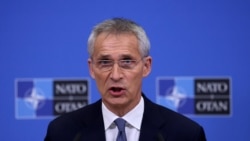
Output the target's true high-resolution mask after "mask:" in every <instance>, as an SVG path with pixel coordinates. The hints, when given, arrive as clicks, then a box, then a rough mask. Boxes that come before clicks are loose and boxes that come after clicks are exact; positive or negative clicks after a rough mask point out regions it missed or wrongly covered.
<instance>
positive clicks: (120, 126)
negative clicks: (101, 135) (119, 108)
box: [114, 118, 126, 131]
mask: <svg viewBox="0 0 250 141" xmlns="http://www.w3.org/2000/svg"><path fill="white" fill-rule="evenodd" d="M114 122H115V124H116V126H117V127H118V130H119V131H125V124H126V121H125V120H124V119H122V118H117V119H116V120H115V121H114Z"/></svg>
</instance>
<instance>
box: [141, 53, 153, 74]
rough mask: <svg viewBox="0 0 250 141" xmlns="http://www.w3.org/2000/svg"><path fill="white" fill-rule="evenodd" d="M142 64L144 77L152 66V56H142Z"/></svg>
mask: <svg viewBox="0 0 250 141" xmlns="http://www.w3.org/2000/svg"><path fill="white" fill-rule="evenodd" d="M143 61H144V66H143V77H146V76H148V75H149V74H150V72H151V68H152V57H151V56H147V57H145V58H143Z"/></svg>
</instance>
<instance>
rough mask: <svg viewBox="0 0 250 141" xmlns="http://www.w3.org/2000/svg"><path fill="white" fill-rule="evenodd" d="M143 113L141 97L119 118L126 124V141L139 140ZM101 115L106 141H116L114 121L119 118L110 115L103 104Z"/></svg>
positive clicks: (116, 133) (116, 130)
mask: <svg viewBox="0 0 250 141" xmlns="http://www.w3.org/2000/svg"><path fill="white" fill-rule="evenodd" d="M143 112H144V100H143V98H142V97H141V99H140V102H139V103H138V104H137V105H136V106H135V107H134V108H133V109H132V110H131V111H130V112H128V113H127V114H126V115H124V116H123V117H121V118H123V119H124V120H126V122H127V123H126V127H125V132H126V137H127V141H138V140H139V135H140V130H141V122H142V116H143ZM102 114H103V120H104V128H105V135H106V141H116V137H117V135H118V128H117V127H116V125H115V123H114V120H115V119H117V118H119V117H118V116H117V115H115V114H114V113H112V112H111V111H110V110H109V109H108V108H107V107H106V106H105V105H104V104H103V103H102Z"/></svg>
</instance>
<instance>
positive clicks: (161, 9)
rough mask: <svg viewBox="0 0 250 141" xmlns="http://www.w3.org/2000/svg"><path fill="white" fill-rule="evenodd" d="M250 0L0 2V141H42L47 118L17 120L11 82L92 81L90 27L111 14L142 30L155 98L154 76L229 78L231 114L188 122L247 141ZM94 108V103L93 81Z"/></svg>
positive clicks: (229, 140)
mask: <svg viewBox="0 0 250 141" xmlns="http://www.w3.org/2000/svg"><path fill="white" fill-rule="evenodd" d="M249 7H250V1H248V0H158V1H156V0H148V1H143V0H126V1H125V0H121V1H117V0H103V1H98V0H84V1H83V0H74V1H67V0H55V1H47V0H42V1H35V0H30V1H26V0H24V1H14V0H8V1H7V0H6V1H5V0H1V1H0V76H1V77H0V78H1V79H0V96H1V98H0V115H1V116H0V125H1V126H0V131H1V133H0V140H1V141H17V140H20V141H39V140H43V138H44V135H45V133H46V128H47V125H48V123H49V121H50V120H52V119H31V120H20V119H16V118H15V79H16V78H58V77H59V78H62V77H63V78H67V77H70V78H71V77H74V78H77V77H84V78H90V76H89V73H88V68H87V58H88V55H87V52H86V44H87V38H88V35H89V33H90V31H91V29H92V27H93V25H95V24H97V23H99V22H100V21H102V20H104V19H106V18H111V17H114V16H118V17H126V18H130V19H133V20H135V21H136V22H138V23H139V24H140V25H142V26H143V27H144V28H145V30H146V31H147V33H148V36H149V38H150V40H151V45H152V49H151V56H152V57H153V70H152V73H151V74H150V76H149V77H148V78H146V79H145V81H144V87H143V91H144V92H145V93H146V94H147V96H148V97H149V98H150V99H151V100H153V101H155V97H156V85H155V84H156V78H157V77H158V76H174V77H175V76H194V77H195V76H215V77H216V76H230V77H231V81H232V88H231V90H232V92H231V94H232V113H231V116H222V117H220V116H219V117H218V116H217V117H216V116H202V117H190V118H192V119H193V120H195V121H197V122H199V123H200V124H201V125H203V127H204V129H205V131H206V135H207V139H208V140H209V141H222V140H226V141H234V140H237V141H246V140H250V134H249V131H250V122H249V119H250V110H249V109H248V108H247V107H249V105H247V103H249V102H250V101H249V99H250V95H249V92H250V87H249V79H250V66H249V65H250V8H249ZM90 84H91V87H90V89H91V93H90V94H91V103H92V102H94V101H96V100H97V99H99V94H98V92H97V90H96V85H95V82H94V81H93V80H91V79H90Z"/></svg>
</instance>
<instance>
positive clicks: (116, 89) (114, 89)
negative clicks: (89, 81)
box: [109, 87, 125, 96]
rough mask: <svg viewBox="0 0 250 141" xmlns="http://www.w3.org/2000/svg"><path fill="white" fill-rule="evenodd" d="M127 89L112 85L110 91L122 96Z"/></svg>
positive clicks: (112, 93) (114, 94)
mask: <svg viewBox="0 0 250 141" xmlns="http://www.w3.org/2000/svg"><path fill="white" fill-rule="evenodd" d="M124 91H125V89H124V88H122V87H111V88H110V89H109V92H110V94H111V95H113V96H121V95H123V94H124Z"/></svg>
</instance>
